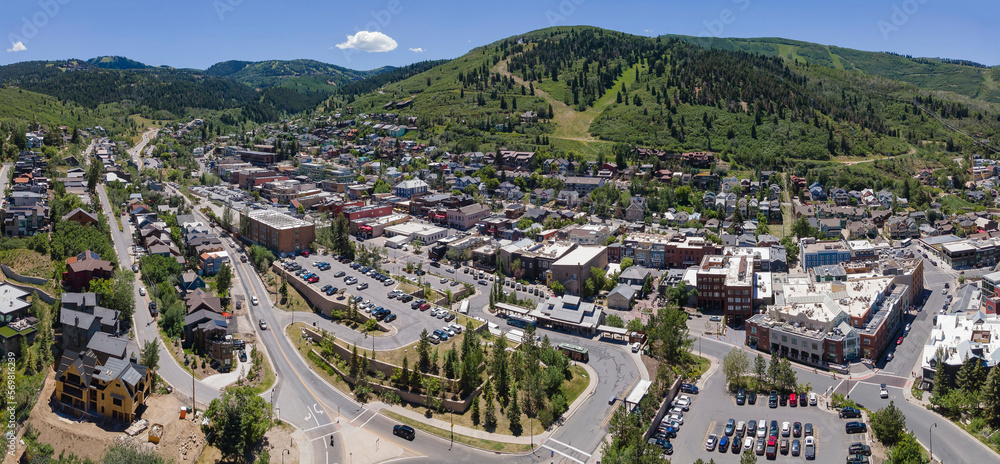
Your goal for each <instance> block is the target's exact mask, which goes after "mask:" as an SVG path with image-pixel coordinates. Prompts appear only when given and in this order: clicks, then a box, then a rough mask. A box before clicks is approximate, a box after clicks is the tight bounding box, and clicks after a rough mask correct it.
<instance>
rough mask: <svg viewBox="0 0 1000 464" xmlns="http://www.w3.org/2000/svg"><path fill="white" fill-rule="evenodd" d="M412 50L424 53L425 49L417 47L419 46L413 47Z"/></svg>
mask: <svg viewBox="0 0 1000 464" xmlns="http://www.w3.org/2000/svg"><path fill="white" fill-rule="evenodd" d="M410 51H411V52H413V53H423V52H424V49H422V48H420V47H417V48H411V49H410Z"/></svg>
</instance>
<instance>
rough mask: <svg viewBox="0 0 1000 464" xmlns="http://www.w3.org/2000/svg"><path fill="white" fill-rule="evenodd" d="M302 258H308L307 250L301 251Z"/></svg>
mask: <svg viewBox="0 0 1000 464" xmlns="http://www.w3.org/2000/svg"><path fill="white" fill-rule="evenodd" d="M302 256H305V257H306V258H308V257H309V250H306V251H303V252H302Z"/></svg>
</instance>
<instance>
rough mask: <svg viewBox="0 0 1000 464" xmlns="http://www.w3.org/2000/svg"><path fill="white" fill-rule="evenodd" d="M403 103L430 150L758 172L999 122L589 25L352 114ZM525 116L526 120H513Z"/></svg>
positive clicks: (429, 78) (807, 68)
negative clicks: (683, 160)
mask: <svg viewBox="0 0 1000 464" xmlns="http://www.w3.org/2000/svg"><path fill="white" fill-rule="evenodd" d="M362 82H364V81H362ZM337 98H338V97H335V103H339V104H344V103H347V102H348V101H349V99H339V100H337ZM403 99H413V105H412V107H410V108H406V109H405V110H398V112H400V113H405V114H412V115H416V116H419V117H420V120H421V125H422V127H424V128H439V129H436V130H435V131H434V132H433V133H432V136H433V137H434V138H433V140H432V141H433V142H435V143H436V144H446V145H448V144H451V145H449V146H452V147H453V148H454V149H456V150H477V149H483V150H486V149H493V148H495V146H496V145H498V144H504V145H508V146H516V147H520V148H525V149H546V150H553V151H573V150H576V151H579V152H582V153H585V154H588V153H589V154H590V155H593V154H595V153H598V154H599V153H604V154H605V155H606V156H610V153H611V148H612V147H611V143H610V142H624V143H628V144H634V145H640V146H651V147H657V148H663V149H666V150H670V151H682V150H683V151H693V150H711V151H716V152H719V153H721V154H722V155H723V156H724V157H725V158H730V157H732V159H733V160H735V161H737V162H739V163H741V164H744V165H753V166H758V167H760V168H778V167H783V166H788V165H791V164H793V161H792V160H801V159H810V160H817V161H824V160H830V159H834V158H840V157H866V156H871V155H880V156H884V155H887V154H903V153H909V152H912V151H913V150H914V149H915V148H917V147H918V146H920V145H921V144H924V143H926V142H928V141H937V142H940V143H941V144H942V145H947V146H948V148H949V149H952V150H956V151H958V150H961V149H962V148H963V146H969V145H971V144H972V143H973V141H972V139H968V138H964V137H963V136H961V135H960V134H958V133H955V132H953V131H951V130H949V129H948V128H947V127H946V126H945V125H944V124H948V125H950V126H952V127H956V128H961V129H962V130H964V131H965V132H966V133H969V134H979V133H981V134H982V135H981V136H980V138H992V137H995V136H996V135H998V134H997V127H998V124H997V121H1000V119H998V115H1000V111H998V109H997V107H996V106H995V105H992V104H988V103H985V102H982V101H977V100H973V99H970V98H965V97H963V96H961V95H956V94H954V93H948V92H931V91H928V90H924V89H921V88H919V87H917V86H915V85H910V84H907V83H904V82H899V81H893V80H890V79H884V78H880V77H877V76H871V75H867V74H864V73H860V72H858V71H848V70H841V69H836V68H834V67H825V66H813V65H810V64H808V62H806V61H805V60H803V61H801V62H800V63H799V64H796V63H795V62H794V61H788V60H785V59H782V58H780V57H778V56H766V55H765V54H760V53H751V52H749V51H744V50H730V49H723V48H702V47H698V46H695V45H693V44H691V43H690V42H688V41H685V40H680V39H676V38H670V37H660V38H648V37H640V36H632V35H628V34H623V33H619V32H613V31H606V30H602V29H598V28H591V27H559V28H550V29H544V30H540V31H535V32H531V33H528V34H524V35H521V36H516V37H512V38H509V39H505V40H502V41H499V42H496V43H493V44H490V45H487V46H484V47H481V48H478V49H475V50H473V51H471V52H470V53H468V54H466V55H465V56H463V57H460V58H458V59H455V60H452V61H450V62H448V63H445V64H442V65H439V66H436V67H434V68H432V69H430V70H428V71H427V72H424V73H421V74H418V75H415V76H413V77H410V78H408V79H405V80H403V81H401V82H399V83H395V84H388V85H384V86H381V87H379V88H378V89H377V91H372V92H370V93H368V94H362V95H358V96H357V97H356V99H354V100H353V102H352V104H353V105H354V106H355V107H357V108H358V109H360V110H365V111H368V110H370V111H381V110H382V108H383V106H384V105H385V104H386V103H388V102H392V101H400V100H403ZM525 110H533V111H535V112H536V113H537V114H538V116H539V118H540V122H538V123H521V121H520V115H521V114H522V113H523V112H524V111H525ZM931 112H932V113H933V115H932V114H930V113H931ZM937 118H941V119H942V120H943V122H942V121H939V120H938V119H937ZM602 141H603V142H604V143H601V142H602Z"/></svg>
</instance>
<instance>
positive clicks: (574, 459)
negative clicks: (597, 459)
mask: <svg viewBox="0 0 1000 464" xmlns="http://www.w3.org/2000/svg"><path fill="white" fill-rule="evenodd" d="M542 448H545V449H547V450H549V451H552V452H553V453H557V454H559V455H560V456H562V457H565V458H566V459H569V460H572V461H574V462H578V463H580V464H586V463H585V462H583V461H581V460H579V459H577V458H574V457H573V456H570V455H568V454H566V453H563V452H562V451H559V450H557V449H555V448H552V447H550V446H549V445H542Z"/></svg>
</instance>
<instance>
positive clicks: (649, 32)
mask: <svg viewBox="0 0 1000 464" xmlns="http://www.w3.org/2000/svg"><path fill="white" fill-rule="evenodd" d="M644 32H645V33H647V34H652V33H653V30H652V29H646V30H645V31H644Z"/></svg>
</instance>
